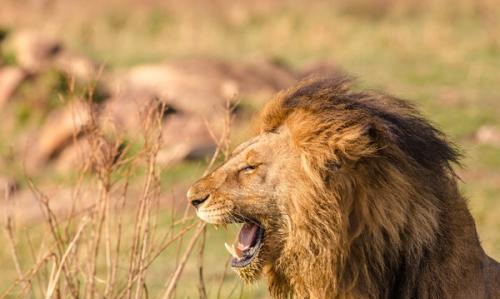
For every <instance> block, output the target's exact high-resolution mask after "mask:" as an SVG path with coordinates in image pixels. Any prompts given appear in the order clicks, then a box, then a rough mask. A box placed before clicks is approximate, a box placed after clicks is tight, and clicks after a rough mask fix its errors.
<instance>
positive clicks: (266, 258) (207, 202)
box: [188, 129, 299, 282]
mask: <svg viewBox="0 0 500 299" xmlns="http://www.w3.org/2000/svg"><path fill="white" fill-rule="evenodd" d="M289 143H290V137H289V133H288V131H287V130H286V129H282V130H279V131H278V132H273V133H264V134H262V135H259V136H257V137H255V138H254V139H251V140H249V141H247V142H245V143H243V144H241V145H240V146H238V147H237V148H236V149H235V150H234V152H233V154H232V156H231V157H230V158H229V159H228V161H227V162H226V163H224V164H223V165H222V166H220V167H219V168H217V169H216V170H214V171H213V172H212V173H210V174H208V175H207V176H205V177H203V178H202V179H200V180H199V181H197V182H196V183H195V184H194V185H193V186H192V187H191V188H190V189H189V191H188V199H189V200H190V202H191V203H192V204H193V206H195V208H196V213H197V215H198V217H199V218H201V219H202V220H204V221H206V222H208V223H212V224H230V223H238V224H242V227H241V231H240V233H239V236H238V238H237V240H236V244H234V245H227V244H225V245H226V248H227V249H228V251H229V252H230V253H231V254H232V255H233V259H232V262H231V265H232V268H233V269H234V270H235V271H236V272H237V273H238V274H239V275H240V277H241V278H242V279H244V280H245V281H247V282H251V281H253V280H255V279H257V278H258V276H259V274H260V273H261V272H262V269H263V268H264V267H265V266H266V265H269V264H271V262H272V261H273V260H274V259H275V258H277V257H278V256H279V254H280V250H281V249H282V248H283V242H284V240H286V231H287V230H286V226H287V220H286V217H285V215H286V204H285V202H286V194H288V192H289V190H290V188H291V186H293V184H294V179H293V177H292V176H291V175H290V174H292V173H293V171H292V169H294V168H296V166H297V163H299V161H298V158H297V156H296V155H295V154H294V152H293V151H292V150H291V147H290V146H289ZM288 170H290V171H288ZM285 190H288V191H287V192H285ZM221 246H222V244H221Z"/></svg>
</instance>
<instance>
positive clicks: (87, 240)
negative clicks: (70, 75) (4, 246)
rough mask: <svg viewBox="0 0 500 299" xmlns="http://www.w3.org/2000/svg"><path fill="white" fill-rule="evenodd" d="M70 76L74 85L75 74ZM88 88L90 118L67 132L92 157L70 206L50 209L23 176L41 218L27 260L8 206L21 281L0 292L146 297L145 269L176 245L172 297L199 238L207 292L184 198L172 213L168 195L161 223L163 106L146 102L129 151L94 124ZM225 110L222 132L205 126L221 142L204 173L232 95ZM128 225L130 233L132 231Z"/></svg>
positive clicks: (224, 146)
mask: <svg viewBox="0 0 500 299" xmlns="http://www.w3.org/2000/svg"><path fill="white" fill-rule="evenodd" d="M68 81H69V82H70V86H69V89H70V91H71V90H73V89H74V80H72V79H69V80H68ZM93 88H94V87H93V86H89V95H88V99H87V100H86V105H87V107H88V111H89V112H90V122H89V124H88V125H87V126H86V127H85V128H84V130H83V132H82V131H81V130H80V131H77V130H76V129H75V130H74V132H73V136H72V140H73V142H74V143H76V142H78V141H80V140H82V139H81V138H82V136H85V139H84V140H85V142H87V143H88V147H89V148H90V155H88V157H87V158H86V160H85V161H83V162H84V163H81V164H80V165H79V167H78V175H77V177H76V180H75V182H74V185H73V186H72V190H71V192H70V193H71V194H70V198H68V199H65V200H69V199H71V203H70V204H69V205H68V209H67V212H66V213H61V212H60V211H58V210H55V209H54V206H56V205H55V204H53V200H55V199H51V198H50V196H48V195H47V194H45V193H44V192H43V191H42V190H41V189H40V188H39V187H38V186H37V185H36V184H35V183H34V182H33V181H31V180H30V179H28V180H27V182H28V186H29V188H30V190H31V192H32V194H33V195H34V198H35V199H36V200H37V202H38V203H39V207H40V209H41V211H42V212H43V215H44V217H43V222H44V224H45V226H44V227H43V226H37V227H36V228H34V230H32V229H31V228H30V229H29V230H28V231H30V232H29V235H28V236H27V238H26V240H27V242H25V244H24V246H25V247H26V248H28V250H29V254H30V258H31V260H32V261H31V262H29V261H28V260H27V259H26V258H25V257H22V256H21V253H19V251H18V247H19V245H18V243H22V242H21V241H22V240H21V239H20V238H19V233H18V232H17V231H16V229H15V226H14V223H15V221H14V219H13V216H12V213H11V211H8V213H7V214H6V218H5V219H6V222H5V225H4V233H5V236H6V240H7V241H8V243H9V244H8V245H9V247H10V252H11V257H12V261H13V264H14V266H15V269H16V273H17V276H18V279H17V280H16V281H15V282H14V283H13V284H12V286H11V287H9V288H8V289H7V290H6V291H5V292H4V293H3V294H1V295H0V298H15V297H16V296H21V297H31V298H47V299H48V298H75V299H76V298H87V299H92V298H135V299H138V298H144V297H148V296H150V294H149V290H148V283H147V280H146V275H147V273H148V270H149V269H150V267H151V266H152V265H153V264H154V262H155V261H156V260H157V258H158V257H160V256H161V254H162V253H163V252H164V251H165V250H167V249H168V248H172V247H173V246H177V248H178V249H179V254H178V260H177V265H176V268H175V269H174V271H173V272H172V276H171V279H170V280H169V281H168V283H167V284H166V288H165V290H164V293H163V298H169V299H170V298H173V297H174V293H175V289H176V287H177V286H178V282H179V279H180V278H181V277H182V275H183V271H184V269H185V267H186V264H187V263H188V261H189V258H190V256H191V253H192V251H193V250H194V248H195V247H196V246H195V245H196V244H197V243H198V241H199V240H200V238H201V242H200V243H201V246H200V247H199V252H198V277H199V283H198V289H199V294H200V298H208V295H207V288H206V286H205V279H204V277H203V273H204V271H203V263H204V255H205V237H206V226H205V224H203V223H200V222H198V221H196V220H195V219H194V217H193V216H191V215H190V214H189V213H188V212H189V207H188V205H187V204H186V208H185V209H184V211H183V212H180V213H177V212H176V209H177V208H176V203H175V201H172V214H171V222H170V225H169V227H164V226H162V227H160V226H159V220H158V219H159V195H160V171H159V168H158V166H157V165H156V160H157V154H158V151H159V150H160V149H161V145H162V140H161V132H162V128H161V126H162V125H163V122H164V112H165V110H166V107H165V106H164V105H159V106H160V107H158V106H155V105H151V106H147V107H144V111H142V112H143V113H142V114H141V115H144V123H143V143H142V147H141V149H140V150H139V151H138V152H136V153H132V152H131V149H130V146H129V145H127V143H126V142H125V139H124V138H123V137H122V136H113V138H110V136H109V133H108V132H104V131H103V130H102V129H101V128H100V126H99V125H98V123H99V121H98V118H99V115H97V114H96V112H98V111H99V110H98V109H96V108H95V107H94V104H93V103H92V101H91V98H92V97H93V96H92V94H93ZM61 101H63V99H62V98H61ZM225 109H226V112H227V113H226V116H225V119H224V128H223V131H222V134H221V135H220V137H219V138H216V136H215V134H214V132H213V130H212V129H211V128H209V130H210V132H211V135H212V136H213V138H214V139H215V140H216V143H217V144H218V148H217V150H216V152H215V153H214V155H213V156H212V157H211V158H210V160H209V163H208V167H207V172H208V169H210V168H212V167H213V165H214V164H215V162H216V161H217V160H218V157H219V156H221V155H222V156H227V153H228V148H229V135H230V123H231V113H232V108H231V107H230V105H229V101H228V103H227V105H226V107H225ZM75 117H78V116H75ZM139 172H144V176H142V177H140V178H139V179H138V178H137V177H135V174H136V173H139ZM138 180H139V181H141V182H142V187H141V190H140V192H138V196H134V195H133V194H135V193H134V192H136V191H134V190H136V189H137V188H135V189H134V188H133V187H132V184H134V186H137V181H138ZM132 208H133V209H134V211H135V214H134V215H133V217H132V219H130V217H128V215H130V213H127V211H130V210H131V209H132ZM177 214H179V215H180V217H178V216H177ZM130 222H132V223H131V225H130ZM125 228H126V229H125ZM194 228H196V230H195V231H194V232H193V234H192V235H191V238H190V239H189V241H188V244H187V246H183V243H184V242H183V240H184V237H185V236H186V234H188V233H190V231H192V230H193V229H194ZM128 231H131V236H130V235H128V234H127V232H128ZM32 236H34V238H33V237H32ZM47 236H48V238H47ZM23 268H27V269H28V270H27V271H25V270H23ZM218 293H220V290H219V291H218ZM218 296H219V295H218Z"/></svg>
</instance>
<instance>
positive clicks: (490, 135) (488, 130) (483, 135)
mask: <svg viewBox="0 0 500 299" xmlns="http://www.w3.org/2000/svg"><path fill="white" fill-rule="evenodd" d="M475 137H476V140H477V142H479V143H483V144H491V145H498V146H500V129H498V128H497V127H495V126H492V125H484V126H482V127H480V128H479V130H477V132H476V136H475Z"/></svg>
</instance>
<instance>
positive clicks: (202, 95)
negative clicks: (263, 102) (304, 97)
mask: <svg viewBox="0 0 500 299" xmlns="http://www.w3.org/2000/svg"><path fill="white" fill-rule="evenodd" d="M294 81H295V77H294V75H293V74H292V72H290V71H288V70H286V69H284V68H282V67H279V66H277V65H274V64H270V63H266V62H261V63H249V64H242V63H230V62H224V61H218V60H211V59H193V60H184V61H177V62H172V63H168V64H159V65H141V66H137V67H134V68H132V69H131V70H130V71H129V72H127V73H125V75H123V76H122V77H121V78H120V79H119V82H120V83H121V85H124V86H130V87H131V88H135V89H140V90H148V91H150V92H152V93H154V94H156V95H158V97H159V98H160V99H161V100H163V101H165V102H166V103H168V104H171V105H172V106H173V107H176V108H178V109H179V110H182V111H186V112H194V113H199V114H202V115H209V114H210V113H211V112H212V111H213V109H214V108H217V107H222V106H224V104H225V102H226V101H227V100H234V98H235V96H236V95H238V96H243V97H262V98H264V97H267V96H270V95H271V94H273V93H274V92H276V91H277V90H279V89H282V88H285V87H287V86H289V85H290V84H291V83H293V82H294Z"/></svg>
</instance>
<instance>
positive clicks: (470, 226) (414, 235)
mask: <svg viewBox="0 0 500 299" xmlns="http://www.w3.org/2000/svg"><path fill="white" fill-rule="evenodd" d="M351 83H352V82H351V80H350V79H348V78H346V77H336V78H322V79H311V80H306V81H303V82H301V83H299V84H298V85H297V86H295V87H292V88H290V89H289V90H286V91H283V92H281V93H279V94H278V95H277V96H276V97H275V98H274V99H272V100H271V101H270V102H269V103H268V104H267V105H266V106H265V107H264V109H263V111H262V113H261V116H260V119H259V120H258V121H257V124H256V127H257V134H256V137H255V138H254V139H252V140H251V141H250V142H248V143H246V144H243V145H242V146H240V147H239V148H238V149H237V150H236V151H235V153H234V154H233V156H232V157H231V158H230V159H229V161H228V162H226V163H225V164H224V165H222V166H221V167H219V168H218V169H216V170H215V171H214V172H212V173H211V174H210V175H208V176H207V177H205V178H202V179H201V180H199V181H198V182H197V183H195V184H194V185H193V186H192V188H191V190H190V193H189V195H188V197H190V199H193V198H197V197H200V196H205V195H207V194H209V195H210V197H209V198H208V200H207V201H206V202H205V203H204V204H203V205H201V206H200V207H199V208H198V214H199V215H200V214H201V215H203V216H204V219H205V220H206V218H207V217H210V216H209V215H210V214H211V213H212V214H213V215H215V216H213V217H212V218H211V219H212V220H213V219H216V220H214V221H211V222H215V223H223V222H232V221H233V220H234V216H235V215H240V216H241V215H242V216H244V217H246V218H248V219H254V220H257V221H259V222H260V223H261V224H262V225H263V227H264V228H265V230H266V234H265V239H264V246H263V247H262V250H261V252H260V253H259V255H258V257H257V258H256V259H255V260H254V262H253V263H252V264H251V265H249V267H247V268H243V269H240V270H238V271H237V272H239V274H240V276H241V277H242V278H243V279H244V280H246V281H253V280H255V279H257V278H258V277H259V275H260V274H261V273H264V274H265V276H266V278H267V280H268V285H269V290H270V293H271V295H272V296H273V298H289V297H293V298H299V299H301V298H346V299H347V298H387V299H395V298H408V299H410V298H438V299H440V298H450V299H451V298H464V299H465V298H491V299H494V298H500V267H499V264H498V263H496V262H495V261H493V260H492V259H490V258H489V257H488V256H486V254H485V253H484V252H483V250H482V248H481V246H480V243H479V239H478V236H477V233H476V229H475V225H474V221H473V219H472V217H471V215H470V213H469V211H468V209H467V205H466V201H465V200H464V198H463V197H462V196H461V195H460V193H459V191H458V188H457V176H456V175H455V173H454V171H453V169H452V165H451V164H456V163H458V159H459V155H458V154H457V151H456V150H455V149H454V147H453V146H452V145H451V144H450V143H449V142H448V141H447V140H446V138H445V136H443V134H442V133H441V132H439V131H438V130H436V129H435V128H434V127H433V126H432V125H430V124H429V122H427V121H425V120H424V119H423V118H422V117H421V116H420V115H419V114H418V113H417V111H416V110H415V109H414V108H413V107H412V106H411V105H409V104H408V103H407V102H404V101H401V100H399V99H396V98H394V97H391V96H388V95H385V94H381V93H376V92H371V91H370V92H356V91H352V90H351V88H350V85H351ZM245 164H256V165H257V164H258V167H257V168H256V169H255V170H254V171H252V172H249V173H241V172H240V171H239V169H241V165H245ZM207 211H208V212H207ZM218 211H223V212H218Z"/></svg>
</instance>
